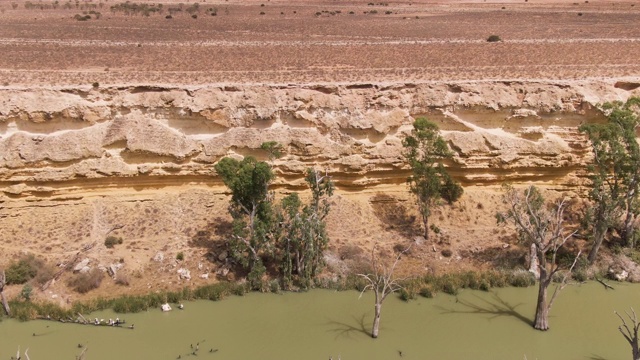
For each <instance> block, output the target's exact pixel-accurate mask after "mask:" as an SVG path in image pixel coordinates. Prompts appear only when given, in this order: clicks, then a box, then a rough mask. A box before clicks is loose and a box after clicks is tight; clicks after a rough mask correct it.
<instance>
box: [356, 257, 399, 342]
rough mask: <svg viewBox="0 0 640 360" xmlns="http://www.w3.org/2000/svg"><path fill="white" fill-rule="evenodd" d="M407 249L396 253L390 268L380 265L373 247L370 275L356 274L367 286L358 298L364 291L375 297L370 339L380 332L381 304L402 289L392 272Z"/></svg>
mask: <svg viewBox="0 0 640 360" xmlns="http://www.w3.org/2000/svg"><path fill="white" fill-rule="evenodd" d="M408 250H409V249H408V248H407V249H406V250H404V251H402V252H400V253H398V255H397V256H396V259H395V261H394V262H393V264H392V265H391V266H385V265H384V264H381V263H380V261H379V260H378V259H377V258H376V255H375V246H374V247H373V249H372V250H371V273H369V274H358V276H360V277H362V278H363V279H364V280H365V281H366V283H367V285H366V286H365V287H364V289H362V291H361V292H360V297H362V294H364V292H365V291H367V290H371V291H373V294H374V296H375V300H374V301H375V302H374V317H373V326H372V328H371V337H372V338H374V339H375V338H377V337H378V334H379V332H380V315H381V314H382V304H383V303H384V300H385V299H386V298H387V296H389V295H391V294H393V293H394V292H397V291H399V290H401V289H402V284H401V279H398V278H396V277H395V276H394V274H393V272H394V271H395V269H396V266H397V265H398V262H400V259H401V256H402V255H403V254H404V253H406V252H407V251H408Z"/></svg>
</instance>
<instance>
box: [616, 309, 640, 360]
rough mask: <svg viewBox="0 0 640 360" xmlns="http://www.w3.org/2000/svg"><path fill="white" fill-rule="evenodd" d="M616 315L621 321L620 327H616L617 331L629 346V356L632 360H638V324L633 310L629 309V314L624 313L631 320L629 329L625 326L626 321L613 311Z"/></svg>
mask: <svg viewBox="0 0 640 360" xmlns="http://www.w3.org/2000/svg"><path fill="white" fill-rule="evenodd" d="M614 313H615V314H616V315H618V317H619V318H620V320H622V325H620V326H618V330H619V331H620V333H621V334H622V336H624V338H625V340H627V342H628V343H629V345H631V354H632V356H633V360H640V347H638V330H639V329H640V323H639V322H638V316H637V315H636V312H635V310H633V308H631V314H633V316H631V314H629V313H628V312H626V311H625V314H626V315H627V317H628V318H629V320H631V323H632V324H631V325H632V326H631V327H629V325H627V322H626V320H625V319H624V317H622V315H620V314H618V312H617V311H614Z"/></svg>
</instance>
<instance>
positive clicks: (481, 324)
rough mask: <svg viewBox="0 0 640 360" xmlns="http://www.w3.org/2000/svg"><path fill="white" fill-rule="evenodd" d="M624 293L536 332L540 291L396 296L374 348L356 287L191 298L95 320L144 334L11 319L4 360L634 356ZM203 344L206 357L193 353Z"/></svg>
mask: <svg viewBox="0 0 640 360" xmlns="http://www.w3.org/2000/svg"><path fill="white" fill-rule="evenodd" d="M615 288H616V289H615V290H605V289H604V287H603V286H602V285H600V284H598V283H589V284H584V285H578V286H570V287H567V288H566V289H565V290H564V291H563V292H562V294H561V295H560V296H559V298H558V299H557V301H556V304H555V305H554V308H553V309H552V311H551V317H550V325H551V329H550V330H549V331H548V332H539V331H535V330H533V329H532V327H531V325H530V322H531V319H532V317H533V313H534V310H535V293H536V287H530V288H525V289H522V288H505V289H494V290H492V291H490V292H482V291H472V290H465V291H461V292H460V294H459V295H458V296H450V295H445V294H438V295H437V296H436V297H435V298H434V299H425V298H418V299H417V300H414V301H410V302H408V303H407V302H403V301H401V300H399V299H398V298H396V297H390V298H388V299H387V301H386V302H385V304H384V307H383V310H382V321H381V328H380V337H379V338H378V339H375V340H374V339H371V338H370V337H369V335H368V332H369V331H370V326H371V321H372V316H373V297H372V295H371V294H365V295H364V296H363V297H362V298H361V299H358V293H357V292H354V291H345V292H335V291H329V290H313V291H309V292H306V293H299V294H297V293H285V294H281V295H276V294H258V293H252V294H248V295H246V296H243V297H235V296H232V297H230V298H228V299H225V300H223V301H218V302H210V301H196V302H187V303H185V304H184V305H185V309H184V310H173V311H171V312H167V313H163V312H161V311H160V310H159V309H158V310H157V311H155V310H154V311H148V312H145V313H140V314H124V315H122V314H117V315H116V314H114V313H112V312H109V311H104V312H99V313H95V314H91V317H92V318H93V317H98V318H105V319H108V318H115V317H116V316H119V317H120V318H124V319H126V321H127V324H130V323H134V324H135V329H134V330H129V329H125V328H112V327H96V326H88V325H85V326H82V325H76V324H62V323H58V322H53V321H30V322H25V323H20V322H17V321H14V320H6V319H5V320H3V321H2V322H0V360H5V359H6V360H8V359H10V357H11V356H12V355H13V356H15V352H16V350H17V348H18V346H20V347H21V349H22V350H24V349H25V348H27V347H28V348H29V355H30V357H31V359H32V360H57V359H75V356H77V355H78V354H79V353H80V349H79V348H78V344H83V345H86V346H87V347H88V352H87V357H86V358H87V360H106V359H132V360H133V359H136V360H139V359H153V360H162V359H166V360H170V359H176V358H178V356H180V357H181V358H182V359H228V360H233V359H235V360H254V359H256V360H257V359H267V360H271V359H273V360H280V359H285V360H289V359H291V360H294V359H296V360H297V359H305V360H306V359H319V360H327V359H329V358H330V357H333V359H334V360H335V359H338V356H339V355H340V358H341V359H344V360H356V359H357V360H365V359H366V360H369V359H370V360H375V359H381V360H382V359H385V360H389V359H400V358H402V359H473V360H480V359H491V360H500V359H514V360H516V359H518V360H521V359H524V358H525V356H526V358H527V359H529V360H534V359H538V360H553V359H562V360H570V359H610V360H613V359H630V358H631V350H630V349H631V348H630V346H629V345H628V343H626V342H625V340H624V339H623V337H622V335H620V333H619V332H618V330H617V327H618V325H619V323H620V322H619V319H618V318H617V317H616V316H615V315H614V313H613V311H614V310H618V311H620V312H621V311H624V310H628V309H629V308H630V307H631V306H635V307H636V308H638V310H640V285H631V284H615ZM34 333H35V336H34V335H33V334H34ZM198 343H199V346H198V347H199V351H198V352H197V353H196V354H197V357H196V356H194V355H190V354H191V352H192V350H191V345H193V347H194V348H195V347H196V346H197V344H198ZM211 349H217V350H218V351H216V352H213V353H211V352H210V350H211ZM399 351H402V357H401V356H400V354H399Z"/></svg>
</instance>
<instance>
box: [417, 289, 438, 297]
mask: <svg viewBox="0 0 640 360" xmlns="http://www.w3.org/2000/svg"><path fill="white" fill-rule="evenodd" d="M435 295H436V294H435V292H434V291H433V289H432V288H431V287H430V286H425V287H423V288H421V289H420V296H422V297H426V298H429V299H431V298H432V297H434V296H435Z"/></svg>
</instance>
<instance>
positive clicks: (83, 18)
mask: <svg viewBox="0 0 640 360" xmlns="http://www.w3.org/2000/svg"><path fill="white" fill-rule="evenodd" d="M73 18H74V19H76V20H78V21H87V20H90V19H91V15H80V14H75V15H74V16H73Z"/></svg>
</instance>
